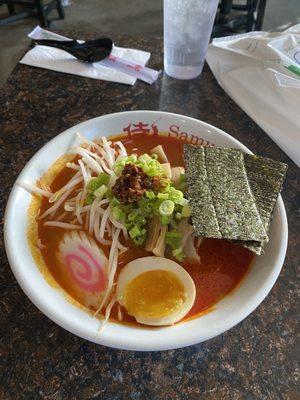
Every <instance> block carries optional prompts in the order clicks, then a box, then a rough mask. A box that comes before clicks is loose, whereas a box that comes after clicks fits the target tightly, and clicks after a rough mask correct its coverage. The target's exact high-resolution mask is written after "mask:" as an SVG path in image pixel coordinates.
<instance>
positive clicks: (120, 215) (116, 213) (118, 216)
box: [112, 206, 126, 221]
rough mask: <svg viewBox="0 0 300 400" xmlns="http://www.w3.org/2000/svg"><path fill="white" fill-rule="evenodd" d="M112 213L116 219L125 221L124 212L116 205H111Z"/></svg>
mask: <svg viewBox="0 0 300 400" xmlns="http://www.w3.org/2000/svg"><path fill="white" fill-rule="evenodd" d="M112 214H113V217H114V218H115V219H116V220H117V221H125V220H126V214H125V212H124V211H123V210H122V209H121V208H120V207H118V206H116V207H113V209H112Z"/></svg>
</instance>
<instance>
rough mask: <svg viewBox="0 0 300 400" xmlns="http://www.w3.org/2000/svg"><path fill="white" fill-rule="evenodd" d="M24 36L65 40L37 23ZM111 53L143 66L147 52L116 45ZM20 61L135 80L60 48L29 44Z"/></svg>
mask: <svg viewBox="0 0 300 400" xmlns="http://www.w3.org/2000/svg"><path fill="white" fill-rule="evenodd" d="M28 37H30V38H34V39H55V40H59V39H61V40H67V39H69V38H67V37H65V36H61V35H58V34H56V33H53V32H50V31H46V30H45V29H42V28H40V27H39V26H37V27H36V28H35V29H34V30H33V31H32V32H31V33H29V35H28ZM111 54H112V55H114V56H116V57H120V58H124V59H128V60H130V61H133V62H135V63H137V64H140V65H143V66H145V65H146V63H147V62H148V60H149V58H150V55H151V54H150V53H149V52H146V51H142V50H136V49H128V48H123V47H117V46H114V47H113V50H112V53H111ZM20 63H21V64H27V65H32V66H34V67H40V68H46V69H50V70H53V71H59V72H64V73H67V74H74V75H80V76H85V77H88V78H93V79H101V80H105V81H110V82H118V83H125V84H128V85H134V84H135V82H136V79H137V78H135V77H133V76H130V75H128V74H126V73H124V72H121V71H117V70H116V69H114V68H109V67H107V66H104V65H102V64H101V61H100V62H97V63H93V64H89V63H83V62H80V61H78V60H77V59H76V58H75V57H73V56H72V55H71V54H68V53H66V52H65V51H63V50H60V49H56V48H53V47H47V46H35V47H33V48H32V49H31V50H29V51H28V52H27V53H26V54H25V55H24V57H23V58H22V59H21V60H20Z"/></svg>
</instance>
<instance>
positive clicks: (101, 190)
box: [93, 185, 107, 199]
mask: <svg viewBox="0 0 300 400" xmlns="http://www.w3.org/2000/svg"><path fill="white" fill-rule="evenodd" d="M106 192H107V186H106V185H102V186H100V187H99V188H98V189H97V190H95V191H94V192H93V194H94V196H95V197H97V198H98V199H102V197H103V196H104V195H105V193H106Z"/></svg>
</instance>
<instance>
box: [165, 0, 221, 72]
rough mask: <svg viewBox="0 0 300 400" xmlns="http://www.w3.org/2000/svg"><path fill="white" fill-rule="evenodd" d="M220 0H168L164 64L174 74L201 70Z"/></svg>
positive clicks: (166, 2)
mask: <svg viewBox="0 0 300 400" xmlns="http://www.w3.org/2000/svg"><path fill="white" fill-rule="evenodd" d="M218 3H219V0H164V68H165V71H166V73H167V74H168V75H169V76H172V77H173V78H178V79H192V78H196V77H197V76H198V75H200V74H201V72H202V68H203V64H204V60H205V55H206V51H207V46H208V42H209V38H210V35H211V31H212V27H213V23H214V19H215V15H216V11H217V7H218Z"/></svg>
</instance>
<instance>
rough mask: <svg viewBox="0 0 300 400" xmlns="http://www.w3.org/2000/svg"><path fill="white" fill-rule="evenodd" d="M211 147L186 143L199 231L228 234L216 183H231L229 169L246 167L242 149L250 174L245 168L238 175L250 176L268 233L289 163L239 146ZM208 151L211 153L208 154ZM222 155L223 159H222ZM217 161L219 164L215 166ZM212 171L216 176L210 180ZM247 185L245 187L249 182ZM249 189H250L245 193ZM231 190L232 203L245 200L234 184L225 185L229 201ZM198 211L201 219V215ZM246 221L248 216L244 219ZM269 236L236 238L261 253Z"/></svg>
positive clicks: (255, 200) (191, 189) (187, 166)
mask: <svg viewBox="0 0 300 400" xmlns="http://www.w3.org/2000/svg"><path fill="white" fill-rule="evenodd" d="M207 149H208V148H207V147H200V146H199V147H198V146H192V145H185V146H184V159H185V164H186V173H187V182H188V186H189V193H190V204H191V209H192V213H193V214H194V210H195V214H194V215H196V217H194V219H193V224H194V228H195V231H196V234H197V235H199V236H206V237H215V238H224V236H222V231H221V229H220V223H219V219H218V218H219V212H220V211H221V212H226V208H225V209H222V207H220V206H218V207H215V206H216V203H214V202H213V193H214V189H215V187H216V185H219V183H218V182H221V183H222V185H223V183H224V182H226V184H228V173H229V176H230V178H233V177H234V174H235V172H233V171H230V170H231V169H232V168H233V169H234V171H236V172H237V171H238V169H240V170H241V171H242V168H240V167H241V166H240V162H241V159H240V157H239V156H238V153H239V154H240V155H241V157H242V158H243V159H242V162H243V164H244V168H245V171H244V172H246V175H245V174H244V172H241V174H240V176H237V178H238V179H241V177H242V176H243V179H245V178H246V179H247V182H248V186H249V187H250V189H251V192H250V193H251V195H252V198H253V199H254V202H255V205H256V209H257V211H258V213H259V216H260V219H261V221H262V224H263V226H264V230H265V233H268V231H269V228H270V224H271V220H272V216H273V211H274V207H275V205H276V201H277V198H278V195H279V193H280V191H281V189H282V185H283V181H284V178H285V175H286V171H287V165H286V164H284V163H281V162H279V161H274V160H272V159H270V158H266V157H259V156H255V155H251V154H244V153H243V152H242V151H241V150H238V149H227V148H219V149H218V148H213V149H214V150H215V152H213V151H212V150H207ZM210 149H211V148H210ZM220 149H222V150H220ZM208 153H209V156H208V157H207V154H208ZM224 153H227V155H228V157H225V159H227V161H228V162H227V161H226V162H225V163H223V161H224ZM221 159H222V162H220V160H221ZM206 163H207V165H208V168H207V165H206ZM214 163H215V165H214V166H213V164H214ZM237 165H238V168H237ZM213 168H215V169H216V170H217V174H216V177H217V179H216V180H215V179H214V178H215V177H214V175H213V174H212V175H211V172H212V170H213ZM236 168H237V169H236ZM228 169H229V170H228ZM210 175H211V178H212V180H209V176H210ZM212 183H213V184H212ZM225 186H226V185H225ZM243 187H244V188H245V186H243ZM222 190H224V189H222ZM246 192H247V191H245V192H244V193H246ZM227 193H229V200H230V201H229V204H231V201H232V200H233V201H239V202H241V201H242V199H241V198H240V197H236V198H235V199H233V198H232V191H231V189H230V186H228V187H227V188H226V189H225V198H226V201H227V198H228V197H227V196H228V195H227ZM234 193H236V191H234ZM238 194H240V191H238ZM225 198H224V200H225ZM236 199H238V200H236ZM218 201H219V199H218ZM223 206H224V204H223ZM200 210H201V211H200ZM198 214H199V216H200V219H198ZM206 221H208V222H206ZM245 221H246V220H244V222H245ZM225 222H226V218H225ZM245 223H246V222H245ZM222 224H224V219H223V220H222V222H221V225H222ZM204 229H207V230H206V232H207V233H206V234H205V233H204V232H205V231H204ZM268 240H269V239H268V236H267V235H265V237H263V238H262V239H260V240H253V239H251V240H240V239H235V240H232V241H233V242H234V243H236V244H241V245H243V246H244V247H246V248H248V249H250V250H251V251H253V252H254V253H256V254H258V255H260V254H262V253H263V251H264V246H265V244H266V243H267V242H268Z"/></svg>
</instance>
